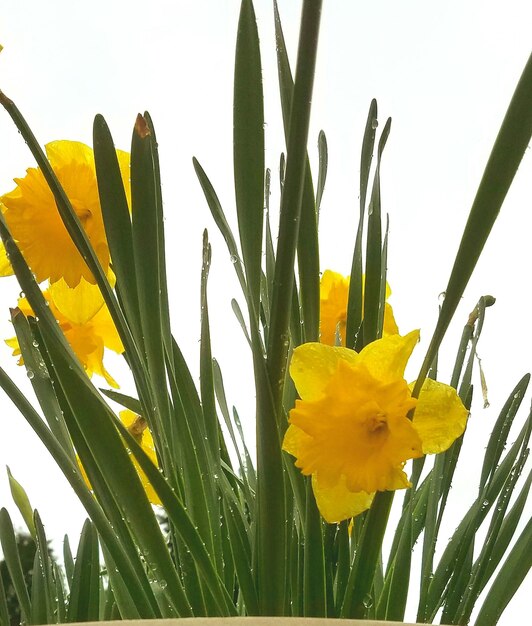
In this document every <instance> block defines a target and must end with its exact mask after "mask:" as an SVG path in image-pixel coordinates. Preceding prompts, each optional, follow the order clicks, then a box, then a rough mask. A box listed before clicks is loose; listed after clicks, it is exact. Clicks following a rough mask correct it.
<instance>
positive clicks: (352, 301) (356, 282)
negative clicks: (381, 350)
mask: <svg viewBox="0 0 532 626" xmlns="http://www.w3.org/2000/svg"><path fill="white" fill-rule="evenodd" d="M376 128H377V101H376V100H375V99H373V100H372V101H371V104H370V107H369V112H368V118H367V121H366V128H365V131H364V137H363V139H362V153H361V156H360V207H359V218H358V227H357V234H356V239H355V248H354V251H353V261H352V263H351V277H350V281H349V297H348V303H347V322H346V345H347V347H349V348H353V347H354V346H355V342H356V335H357V333H358V331H359V328H360V324H361V323H362V312H363V308H362V237H363V233H364V216H365V213H366V195H367V189H368V183H369V173H370V169H371V161H372V159H373V147H374V145H375V134H376V132H377V131H376Z"/></svg>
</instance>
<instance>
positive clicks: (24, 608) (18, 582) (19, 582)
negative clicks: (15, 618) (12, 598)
mask: <svg viewBox="0 0 532 626" xmlns="http://www.w3.org/2000/svg"><path fill="white" fill-rule="evenodd" d="M0 544H1V545H2V552H3V553H4V560H5V563H6V565H7V570H8V572H9V575H10V576H11V582H12V583H13V587H14V589H15V593H16V594H17V598H18V601H19V604H20V610H21V614H22V619H23V620H25V621H26V622H28V623H32V622H31V614H32V612H31V602H30V596H29V594H28V589H27V587H26V583H25V581H24V573H23V571H22V565H21V563H20V556H19V553H18V549H17V541H16V538H15V531H14V530H13V523H12V522H11V518H10V517H9V513H8V512H7V510H6V509H4V508H2V509H0Z"/></svg>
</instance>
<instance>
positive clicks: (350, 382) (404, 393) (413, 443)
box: [283, 330, 468, 523]
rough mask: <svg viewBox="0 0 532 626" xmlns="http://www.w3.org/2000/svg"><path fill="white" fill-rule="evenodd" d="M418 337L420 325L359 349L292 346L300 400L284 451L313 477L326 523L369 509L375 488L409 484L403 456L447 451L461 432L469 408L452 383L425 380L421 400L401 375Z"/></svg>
mask: <svg viewBox="0 0 532 626" xmlns="http://www.w3.org/2000/svg"><path fill="white" fill-rule="evenodd" d="M418 340H419V331H417V330H416V331H413V332H411V333H409V334H408V335H406V336H404V337H402V336H400V335H397V334H396V335H388V336H387V337H383V338H382V339H378V340H377V341H374V342H372V343H370V344H368V345H367V346H366V347H365V348H364V349H363V350H361V352H360V353H357V352H355V351H354V350H350V349H348V348H342V347H334V346H327V345H324V344H323V343H307V344H303V345H301V346H299V347H297V348H296V349H295V350H294V353H293V356H292V360H291V364H290V374H291V376H292V379H293V380H294V383H295V385H296V388H297V391H298V393H299V396H300V398H301V400H296V405H295V408H294V409H292V410H291V411H290V419H289V422H290V425H289V427H288V430H287V431H286V434H285V438H284V441H283V450H285V451H286V452H289V453H290V454H292V455H293V456H295V457H296V462H295V463H296V466H297V467H299V468H300V469H301V471H302V473H303V474H305V475H309V476H312V487H313V491H314V495H315V497H316V503H317V505H318V508H319V510H320V512H321V515H322V516H323V517H324V519H325V520H326V521H327V522H329V523H333V522H339V521H341V520H343V519H348V518H350V517H354V516H355V515H358V514H359V513H361V512H362V511H364V510H366V509H367V508H369V506H370V505H371V501H372V498H373V494H374V493H375V492H376V491H387V490H394V489H403V488H405V487H409V486H410V482H409V481H408V478H407V476H406V474H405V472H404V471H403V467H404V465H405V463H406V461H407V460H409V459H415V458H418V457H421V456H423V455H424V454H434V453H438V452H442V451H444V450H446V449H447V448H448V447H449V446H450V445H451V444H452V443H453V442H454V441H455V439H456V438H457V437H459V436H460V435H461V434H462V433H463V432H464V429H465V425H466V421H467V416H468V412H467V410H466V409H465V407H464V405H463V404H462V402H461V400H460V398H459V397H458V394H457V393H456V391H455V390H454V389H453V388H452V387H449V386H448V385H444V384H442V383H438V382H435V381H433V380H426V381H425V384H424V385H423V387H422V390H421V393H420V395H419V399H418V400H416V399H415V398H413V397H412V395H411V387H409V386H408V384H407V383H406V381H405V380H404V377H403V376H404V370H405V367H406V364H407V362H408V359H409V357H410V355H411V353H412V351H413V349H414V347H415V345H416V343H417V342H418ZM413 409H415V413H414V418H413V420H410V419H409V418H408V417H407V415H408V413H409V412H410V411H412V410H413Z"/></svg>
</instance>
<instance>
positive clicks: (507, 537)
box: [481, 472, 532, 588]
mask: <svg viewBox="0 0 532 626" xmlns="http://www.w3.org/2000/svg"><path fill="white" fill-rule="evenodd" d="M531 484H532V472H531V473H529V475H528V476H527V479H526V481H525V484H524V485H523V488H522V489H521V492H520V494H519V496H518V497H517V498H516V500H515V503H514V505H513V507H512V508H511V510H510V512H509V513H508V515H506V516H505V518H504V521H503V523H502V525H501V529H500V532H499V535H498V537H497V541H496V543H495V545H494V547H493V552H492V555H491V559H489V561H488V563H487V566H486V569H485V571H484V578H483V581H482V584H481V587H482V588H484V587H485V586H486V584H487V582H488V580H489V579H490V578H491V576H492V574H493V572H494V571H495V569H496V568H497V566H498V565H499V563H500V562H501V561H502V559H503V556H504V553H505V552H506V550H507V549H508V546H509V545H510V541H511V540H512V539H513V536H514V533H515V531H516V529H517V525H518V524H519V522H520V521H521V517H522V514H523V511H524V509H525V506H526V504H527V500H528V494H529V492H530V486H531Z"/></svg>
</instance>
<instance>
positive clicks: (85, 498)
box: [0, 368, 160, 617]
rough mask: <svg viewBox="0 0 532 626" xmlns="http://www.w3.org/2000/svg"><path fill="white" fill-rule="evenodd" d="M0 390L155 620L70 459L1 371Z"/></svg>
mask: <svg viewBox="0 0 532 626" xmlns="http://www.w3.org/2000/svg"><path fill="white" fill-rule="evenodd" d="M0 387H2V389H3V390H4V391H5V392H6V394H7V395H8V396H9V398H10V399H11V401H12V402H13V403H14V405H15V406H16V407H17V409H18V410H19V411H20V413H21V414H22V415H23V416H24V418H25V419H26V421H27V422H28V424H29V425H30V426H31V428H32V429H33V430H34V431H35V433H36V434H37V436H38V437H39V439H40V440H41V441H42V442H43V444H44V445H45V446H46V448H47V449H48V451H49V452H50V454H51V455H52V457H53V459H54V461H55V462H56V463H57V465H58V467H59V468H60V469H61V471H62V472H63V474H64V476H65V477H66V479H67V480H68V482H69V483H70V485H71V487H72V488H73V490H74V492H75V493H76V495H77V497H78V498H79V500H80V502H81V503H82V504H83V506H84V507H85V509H86V510H87V512H88V513H89V515H90V517H91V519H92V520H93V521H94V523H95V524H96V527H97V529H98V532H99V533H100V535H101V536H102V539H103V540H104V541H105V543H106V545H107V546H108V548H109V551H110V552H112V554H113V558H114V559H115V562H116V564H117V567H118V568H119V570H120V572H121V574H122V576H123V577H124V580H125V581H127V584H128V586H129V587H130V589H131V591H132V593H133V594H134V597H135V600H136V602H137V605H138V606H139V610H140V611H141V612H142V615H144V616H146V617H159V616H160V614H158V612H157V611H156V610H154V606H153V605H152V604H151V603H150V593H149V592H150V588H149V586H148V587H147V588H146V587H144V586H143V585H142V581H141V580H139V579H138V577H137V575H136V573H135V571H134V569H133V567H132V565H131V562H130V558H131V556H132V555H127V554H126V553H125V552H124V550H123V546H122V545H121V544H120V542H119V541H118V539H117V537H116V535H115V532H114V530H113V528H112V527H111V525H110V523H109V520H108V519H107V518H106V516H105V515H104V514H103V511H102V509H101V507H100V506H99V504H98V503H97V502H96V500H95V499H94V496H93V495H92V494H91V493H90V492H89V490H88V489H87V485H86V484H85V483H84V481H83V479H82V478H81V476H80V474H79V471H78V469H77V467H75V466H74V465H73V463H72V461H71V459H70V458H69V457H68V456H67V455H66V453H65V451H64V450H63V448H62V447H61V446H60V445H59V443H58V442H57V441H56V440H55V439H54V437H53V435H52V433H51V432H50V430H49V429H48V428H47V427H46V425H45V423H44V422H43V420H42V419H41V417H40V416H39V415H38V413H37V412H36V411H35V409H34V408H33V407H32V405H31V404H30V403H29V401H28V400H27V399H26V397H25V396H24V395H23V394H22V393H21V392H20V390H19V389H18V388H17V386H16V385H15V384H14V383H13V381H12V380H11V379H10V378H9V376H7V374H6V373H5V371H4V370H2V369H1V368H0ZM65 562H66V559H65Z"/></svg>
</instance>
